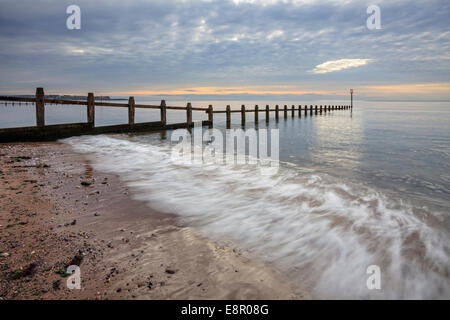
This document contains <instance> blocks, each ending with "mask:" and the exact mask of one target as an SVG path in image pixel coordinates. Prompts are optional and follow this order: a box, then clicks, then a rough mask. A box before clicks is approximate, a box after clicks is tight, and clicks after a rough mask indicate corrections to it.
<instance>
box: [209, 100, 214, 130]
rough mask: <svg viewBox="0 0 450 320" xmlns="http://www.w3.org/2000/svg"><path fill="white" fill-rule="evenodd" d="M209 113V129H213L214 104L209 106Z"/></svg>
mask: <svg viewBox="0 0 450 320" xmlns="http://www.w3.org/2000/svg"><path fill="white" fill-rule="evenodd" d="M207 112H208V121H209V122H210V124H209V128H210V129H212V127H213V114H214V112H213V106H212V104H210V105H209V106H208V111H207Z"/></svg>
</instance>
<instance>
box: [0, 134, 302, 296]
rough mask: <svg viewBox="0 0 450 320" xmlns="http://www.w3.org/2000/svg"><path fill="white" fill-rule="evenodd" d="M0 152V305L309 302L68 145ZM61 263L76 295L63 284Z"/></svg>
mask: <svg viewBox="0 0 450 320" xmlns="http://www.w3.org/2000/svg"><path fill="white" fill-rule="evenodd" d="M0 155H1V157H0V190H1V191H0V239H1V240H0V299H6V300H9V299H308V298H309V294H308V292H307V290H299V289H298V287H297V288H296V289H294V288H293V287H292V286H291V284H290V279H289V275H288V274H281V273H280V272H278V271H277V270H275V269H274V268H271V267H270V266H269V265H267V264H265V263H263V262H262V261H260V260H259V259H258V258H257V257H256V256H253V255H251V254H250V253H249V252H245V251H241V250H238V249H236V248H234V247H232V246H229V245H224V244H222V243H220V242H213V241H211V240H208V239H206V238H204V237H202V236H201V235H200V234H199V233H197V232H196V230H195V229H193V228H191V227H187V226H185V225H182V224H181V223H180V222H179V220H178V219H177V216H176V215H174V214H173V213H172V212H159V211H157V210H154V209H152V208H151V205H150V206H149V205H148V203H144V202H142V201H138V200H136V199H134V198H133V194H132V192H131V190H129V189H128V187H127V185H126V184H125V183H123V182H122V181H121V180H120V179H119V177H118V176H117V175H115V174H112V173H105V172H101V171H98V170H95V169H94V168H93V167H92V166H91V164H90V160H89V159H88V158H87V157H86V156H84V155H81V154H78V153H75V152H74V151H73V150H72V149H71V148H70V147H69V146H68V145H65V144H61V143H58V142H54V143H27V144H25V143H17V144H1V145H0ZM203 210H208V208H203ZM70 265H78V266H79V267H80V272H81V289H68V288H67V284H66V281H67V279H68V278H67V274H66V273H65V270H66V268H67V267H68V266H70Z"/></svg>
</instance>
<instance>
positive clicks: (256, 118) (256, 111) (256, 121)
mask: <svg viewBox="0 0 450 320" xmlns="http://www.w3.org/2000/svg"><path fill="white" fill-rule="evenodd" d="M258 113H259V110H258V105H256V106H255V123H258V120H259V119H258Z"/></svg>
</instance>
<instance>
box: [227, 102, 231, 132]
mask: <svg viewBox="0 0 450 320" xmlns="http://www.w3.org/2000/svg"><path fill="white" fill-rule="evenodd" d="M230 111H231V107H230V105H227V109H226V115H227V129H230V128H231V112H230Z"/></svg>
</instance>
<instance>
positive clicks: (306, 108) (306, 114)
mask: <svg viewBox="0 0 450 320" xmlns="http://www.w3.org/2000/svg"><path fill="white" fill-rule="evenodd" d="M307 116H308V106H307V105H306V104H305V117H307Z"/></svg>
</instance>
